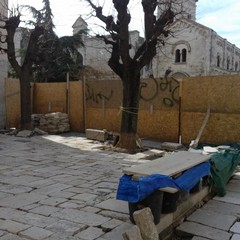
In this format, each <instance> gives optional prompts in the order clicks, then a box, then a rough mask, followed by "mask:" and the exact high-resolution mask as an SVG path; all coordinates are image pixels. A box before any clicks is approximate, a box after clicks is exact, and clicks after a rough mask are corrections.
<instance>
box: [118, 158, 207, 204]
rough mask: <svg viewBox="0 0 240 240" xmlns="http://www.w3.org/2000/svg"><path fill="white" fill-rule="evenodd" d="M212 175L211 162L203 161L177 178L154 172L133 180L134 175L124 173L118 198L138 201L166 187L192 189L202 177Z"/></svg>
mask: <svg viewBox="0 0 240 240" xmlns="http://www.w3.org/2000/svg"><path fill="white" fill-rule="evenodd" d="M209 175H210V164H209V162H206V163H202V164H200V165H198V166H196V167H193V168H191V169H189V170H187V171H185V172H184V173H183V174H182V175H181V176H179V177H178V178H176V179H173V178H172V177H169V176H165V175H160V174H153V175H150V176H146V177H140V178H139V180H138V181H134V180H132V176H130V175H123V176H122V177H121V178H120V181H119V186H118V190H117V199H118V200H123V201H128V202H132V203H136V202H139V201H142V200H143V199H145V198H146V197H147V196H149V195H150V194H152V193H153V192H154V191H155V190H157V189H159V188H164V187H171V188H176V189H178V190H179V191H187V192H188V191H190V190H191V189H192V188H193V187H194V186H195V185H196V184H197V183H198V182H199V180H200V179H201V178H203V177H205V176H209Z"/></svg>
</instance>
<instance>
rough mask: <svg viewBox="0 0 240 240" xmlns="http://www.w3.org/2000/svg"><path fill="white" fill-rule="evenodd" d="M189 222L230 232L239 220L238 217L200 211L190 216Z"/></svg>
mask: <svg viewBox="0 0 240 240" xmlns="http://www.w3.org/2000/svg"><path fill="white" fill-rule="evenodd" d="M187 220H188V221H192V222H197V223H200V224H203V225H206V226H209V227H214V228H218V229H221V230H223V231H229V229H230V228H231V226H232V225H233V224H234V222H235V221H236V220H237V217H234V216H229V215H226V214H220V213H216V212H211V211H206V210H202V209H198V210H197V211H195V212H194V213H193V214H192V215H190V216H189V217H188V218H187Z"/></svg>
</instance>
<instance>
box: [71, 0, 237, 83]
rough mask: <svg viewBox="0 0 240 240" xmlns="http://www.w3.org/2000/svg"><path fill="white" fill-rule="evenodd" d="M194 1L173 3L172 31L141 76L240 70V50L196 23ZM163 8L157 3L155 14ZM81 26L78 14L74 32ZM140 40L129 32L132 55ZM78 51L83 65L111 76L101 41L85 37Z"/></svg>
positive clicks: (175, 75)
mask: <svg viewBox="0 0 240 240" xmlns="http://www.w3.org/2000/svg"><path fill="white" fill-rule="evenodd" d="M179 1H181V0H179ZM200 1H201V0H200ZM196 3H197V0H185V1H181V3H179V2H178V4H176V6H174V9H175V10H176V12H178V13H179V14H177V15H176V19H175V21H174V23H173V24H172V26H171V31H172V34H171V36H170V37H168V38H167V39H166V41H165V46H159V47H158V52H157V55H156V57H155V58H154V59H153V61H152V63H151V64H150V65H149V66H147V67H146V68H145V69H144V70H143V76H145V77H147V76H149V75H153V76H154V77H163V76H165V74H166V73H167V74H170V75H171V76H172V77H174V78H176V79H182V78H183V77H186V76H209V75H224V74H239V73H240V49H239V48H238V47H236V46H235V45H234V44H232V43H230V42H229V41H227V39H224V38H222V37H221V36H219V35H218V34H217V33H216V32H215V31H214V30H212V29H210V28H208V27H206V26H204V25H202V24H199V23H197V22H196V7H197V4H196ZM163 10H164V9H162V8H161V5H160V7H159V9H158V15H160V14H161V12H162V11H163ZM83 27H85V28H87V23H86V22H84V20H83V19H82V18H81V17H79V18H78V20H77V21H76V22H75V24H74V25H73V32H77V31H78V30H80V29H82V28H83ZM142 41H143V39H142V38H141V37H140V35H139V33H138V32H137V31H133V32H132V33H131V44H132V45H133V50H132V51H133V52H132V54H133V53H134V49H136V48H137V47H138V46H139V45H140V44H141V43H142ZM80 51H81V53H82V55H83V59H84V64H85V65H89V66H91V67H92V68H94V69H96V70H98V71H100V72H101V71H102V72H104V73H105V74H108V75H112V76H113V75H114V73H113V72H112V70H111V69H110V68H109V67H108V65H107V61H108V59H109V56H110V53H109V48H108V46H106V45H105V44H104V42H103V41H100V40H99V39H96V38H86V39H85V47H84V48H83V49H81V50H80Z"/></svg>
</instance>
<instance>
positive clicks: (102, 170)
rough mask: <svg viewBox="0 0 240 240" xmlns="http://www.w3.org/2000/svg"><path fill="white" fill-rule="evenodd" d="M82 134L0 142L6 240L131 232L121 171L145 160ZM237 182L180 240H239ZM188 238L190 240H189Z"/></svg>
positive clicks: (187, 224) (111, 239)
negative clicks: (121, 189)
mask: <svg viewBox="0 0 240 240" xmlns="http://www.w3.org/2000/svg"><path fill="white" fill-rule="evenodd" d="M102 148H103V144H101V143H99V142H93V141H91V140H87V139H86V138H85V137H84V136H83V135H81V134H78V133H69V134H62V135H47V136H34V137H31V138H23V137H16V136H7V135H3V134H0V239H1V240H21V239H22V240H27V239H28V240H29V239H31V240H42V239H44V240H45V239H48V240H62V239H65V240H77V239H78V240H120V239H121V240H122V233H123V232H125V231H126V230H128V229H130V228H131V227H132V226H133V225H132V223H131V222H130V221H129V213H128V205H127V203H126V202H123V201H117V200H116V190H117V187H118V182H119V178H120V177H121V176H122V169H123V168H124V167H129V166H131V165H133V164H134V165H135V164H139V163H142V162H144V161H147V160H141V157H142V155H141V154H135V155H129V154H124V153H117V152H112V151H104V150H101V149H102ZM239 189H240V174H239V173H238V174H237V175H236V176H235V177H234V178H233V179H232V180H231V181H230V183H229V184H228V186H227V195H226V196H225V197H223V198H220V197H214V198H213V199H212V200H210V201H209V202H208V203H207V204H205V205H204V206H203V207H202V208H201V209H198V210H196V211H195V212H193V214H192V215H190V216H189V217H188V218H187V219H186V221H184V222H183V223H182V224H181V225H180V226H179V227H177V229H176V232H177V233H179V235H180V236H182V237H180V238H179V237H178V238H176V239H192V240H230V239H231V240H240V230H239V229H240V225H239V224H240V223H239V216H240V200H239V199H240V190H239ZM189 236H190V237H189Z"/></svg>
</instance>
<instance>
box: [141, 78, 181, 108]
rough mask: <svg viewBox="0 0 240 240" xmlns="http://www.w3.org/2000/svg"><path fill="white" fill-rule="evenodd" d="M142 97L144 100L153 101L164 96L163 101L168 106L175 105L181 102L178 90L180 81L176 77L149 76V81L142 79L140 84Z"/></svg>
mask: <svg viewBox="0 0 240 240" xmlns="http://www.w3.org/2000/svg"><path fill="white" fill-rule="evenodd" d="M140 89H141V91H140V98H141V99H142V100H143V101H147V102H149V101H153V100H154V99H156V98H158V99H161V98H162V103H163V104H164V105H165V106H166V107H173V106H174V105H175V104H178V103H179V97H178V91H179V82H178V81H177V80H176V79H174V78H168V77H165V78H160V79H159V81H158V80H157V79H155V78H153V77H152V78H149V79H148V81H147V82H146V81H142V82H141V86H140Z"/></svg>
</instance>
